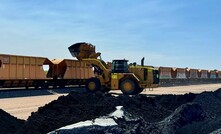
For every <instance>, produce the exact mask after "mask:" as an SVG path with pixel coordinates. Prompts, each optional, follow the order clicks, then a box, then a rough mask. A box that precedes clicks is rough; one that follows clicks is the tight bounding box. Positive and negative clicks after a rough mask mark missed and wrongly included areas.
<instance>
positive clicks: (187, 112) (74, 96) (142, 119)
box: [0, 89, 221, 134]
mask: <svg viewBox="0 0 221 134" xmlns="http://www.w3.org/2000/svg"><path fill="white" fill-rule="evenodd" d="M116 106H123V109H124V111H125V114H126V116H125V117H124V118H122V119H115V122H116V123H117V124H118V125H117V126H114V127H107V128H102V127H101V128H97V127H93V128H87V131H89V132H91V133H98V132H99V133H101V134H103V133H131V134H132V133H133V134H136V133H138V134H142V133H143V134H145V133H150V134H161V133H163V134H175V133H181V134H182V133H183V134H184V133H185V134H188V133H189V134H192V133H194V134H195V133H196V134H197V133H199V134H207V133H213V134H215V133H218V132H220V130H221V108H220V107H221V89H218V90H217V91H215V92H204V93H201V94H199V95H197V94H191V93H190V94H185V95H161V96H155V97H148V96H146V95H142V94H140V95H135V96H125V95H120V96H117V97H116V96H112V95H111V94H102V93H96V94H89V93H76V92H72V93H70V94H69V95H68V96H62V97H59V98H58V100H55V101H53V102H51V103H49V104H47V105H45V106H44V107H41V108H39V110H38V111H37V112H35V113H32V115H31V116H30V117H29V118H28V120H27V122H26V123H25V125H23V123H21V124H20V125H23V126H22V127H21V128H20V129H19V130H18V131H17V133H22V134H23V133H24V134H25V133H26V134H30V133H39V134H41V133H48V132H51V131H54V130H56V129H58V128H60V127H63V126H66V125H70V124H74V123H78V122H80V121H86V120H93V119H95V118H98V117H101V116H106V115H108V114H110V113H112V112H114V111H115V110H116V109H115V107H116ZM0 121H1V120H0ZM83 129H84V128H80V129H79V130H80V132H84V131H83ZM103 130H105V131H103ZM87 131H86V132H87Z"/></svg>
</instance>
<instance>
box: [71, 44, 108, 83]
mask: <svg viewBox="0 0 221 134" xmlns="http://www.w3.org/2000/svg"><path fill="white" fill-rule="evenodd" d="M68 49H69V51H70V53H71V54H72V56H73V57H76V58H77V59H78V60H79V61H85V62H86V63H87V64H89V65H91V66H92V67H94V72H95V76H96V77H97V78H98V79H99V80H100V82H101V84H105V83H108V82H110V69H109V68H108V66H107V64H106V63H105V62H104V61H102V60H101V59H98V57H99V56H100V55H101V53H99V52H95V46H93V45H92V44H90V43H85V42H81V43H76V44H73V45H72V46H70V47H69V48H68Z"/></svg>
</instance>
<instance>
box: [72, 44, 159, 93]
mask: <svg viewBox="0 0 221 134" xmlns="http://www.w3.org/2000/svg"><path fill="white" fill-rule="evenodd" d="M68 49H69V51H70V53H71V54H72V56H73V57H76V58H77V59H78V60H79V61H84V62H86V63H87V65H90V66H91V67H92V68H93V70H94V75H95V77H93V78H89V79H88V80H87V81H86V85H85V86H86V89H87V91H89V92H92V93H94V92H97V91H101V92H108V91H110V90H119V89H120V90H121V91H122V92H123V94H127V95H134V94H139V93H141V92H142V91H143V89H145V88H154V87H157V86H158V84H159V71H158V69H155V68H154V67H152V66H144V65H143V60H144V59H142V63H141V65H135V64H132V65H128V60H125V59H119V60H113V61H112V63H111V64H106V63H105V62H104V61H103V60H102V59H101V58H99V57H100V56H101V53H99V52H95V46H94V45H92V44H90V43H85V42H80V43H76V44H73V45H71V46H70V47H69V48H68Z"/></svg>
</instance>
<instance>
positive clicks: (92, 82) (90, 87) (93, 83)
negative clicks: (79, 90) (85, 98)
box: [86, 78, 101, 93]
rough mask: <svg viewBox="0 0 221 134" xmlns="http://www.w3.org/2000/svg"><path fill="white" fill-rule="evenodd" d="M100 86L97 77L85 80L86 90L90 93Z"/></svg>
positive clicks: (97, 89)
mask: <svg viewBox="0 0 221 134" xmlns="http://www.w3.org/2000/svg"><path fill="white" fill-rule="evenodd" d="M100 88H101V83H100V81H99V79H97V78H90V79H88V80H87V81H86V90H87V91H88V92H91V93H95V92H97V91H99V90H100Z"/></svg>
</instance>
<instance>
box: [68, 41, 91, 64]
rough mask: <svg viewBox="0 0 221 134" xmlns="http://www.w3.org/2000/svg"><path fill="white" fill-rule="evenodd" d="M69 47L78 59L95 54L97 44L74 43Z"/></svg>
mask: <svg viewBox="0 0 221 134" xmlns="http://www.w3.org/2000/svg"><path fill="white" fill-rule="evenodd" d="M68 49H69V51H70V53H71V55H72V56H73V57H76V58H77V59H78V60H82V59H83V58H89V57H90V55H93V54H95V46H93V45H92V44H90V43H85V42H81V43H76V44H73V45H71V46H70V47H69V48H68Z"/></svg>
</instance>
